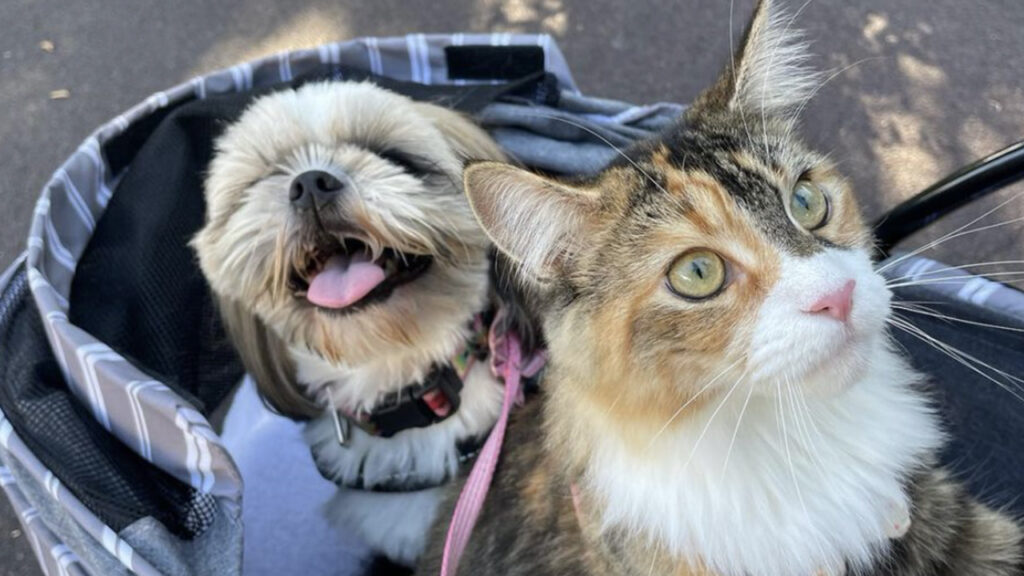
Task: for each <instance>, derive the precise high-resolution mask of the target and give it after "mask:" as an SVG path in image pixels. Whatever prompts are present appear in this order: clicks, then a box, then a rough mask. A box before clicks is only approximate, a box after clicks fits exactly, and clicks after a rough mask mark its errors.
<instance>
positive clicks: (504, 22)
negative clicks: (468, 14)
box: [471, 0, 569, 36]
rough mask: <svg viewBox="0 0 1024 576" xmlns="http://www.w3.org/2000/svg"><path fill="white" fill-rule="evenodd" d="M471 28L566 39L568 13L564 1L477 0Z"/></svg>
mask: <svg viewBox="0 0 1024 576" xmlns="http://www.w3.org/2000/svg"><path fill="white" fill-rule="evenodd" d="M471 26H472V27H473V29H474V30H480V31H494V32H546V33H548V34H552V35H554V36H563V35H564V34H565V32H566V30H568V26H569V14H568V11H567V9H566V7H565V5H564V3H563V1H562V0H477V1H476V3H475V7H474V15H473V21H472V22H471Z"/></svg>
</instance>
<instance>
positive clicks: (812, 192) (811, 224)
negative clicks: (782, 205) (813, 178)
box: [789, 180, 829, 230]
mask: <svg viewBox="0 0 1024 576" xmlns="http://www.w3.org/2000/svg"><path fill="white" fill-rule="evenodd" d="M828 212H829V206H828V196H826V195H825V193H824V192H822V190H821V188H818V187H817V186H815V185H814V184H813V183H811V182H808V181H806V180H801V181H800V182H798V183H797V185H796V188H795V189H793V194H792V195H791V196H790V197H789V213H790V214H792V215H793V220H795V221H796V223H797V224H799V225H800V226H802V227H803V228H804V229H805V230H817V229H818V228H821V227H822V226H824V225H825V222H827V221H828Z"/></svg>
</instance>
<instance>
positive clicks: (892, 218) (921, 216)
mask: <svg viewBox="0 0 1024 576" xmlns="http://www.w3.org/2000/svg"><path fill="white" fill-rule="evenodd" d="M1022 178H1024V140H1022V141H1019V142H1016V143H1014V144H1011V145H1009V146H1007V147H1006V148H1003V149H1002V150H1000V151H998V152H995V153H994V154H990V155H989V156H986V157H985V158H982V159H980V160H977V161H976V162H973V163H971V164H968V165H967V166H964V167H963V168H961V169H960V170H957V171H956V172H953V173H952V174H950V175H948V176H946V177H945V178H943V179H942V180H939V181H938V182H936V183H935V184H932V185H931V186H929V187H928V188H926V189H924V190H923V191H921V192H919V193H918V194H916V195H914V196H913V197H911V198H909V199H907V200H905V201H903V202H901V203H900V204H898V205H897V206H896V207H895V208H893V209H892V210H889V211H888V212H886V213H885V214H883V215H882V216H881V217H880V218H879V219H878V220H876V221H875V224H874V228H875V238H876V240H877V244H876V250H877V252H878V255H879V256H880V257H881V258H885V257H887V256H888V255H889V251H890V250H892V248H893V246H895V245H896V244H898V243H899V242H901V241H902V240H903V239H905V238H906V237H907V236H910V235H911V234H913V233H914V232H917V231H918V230H920V229H922V228H924V227H925V226H927V225H929V224H931V223H932V222H934V221H936V220H938V219H939V218H941V217H943V216H945V215H947V214H949V213H950V212H953V211H954V210H956V209H958V208H960V207H961V206H963V205H965V204H967V203H969V202H972V201H974V200H977V199H979V198H983V197H985V196H987V195H989V194H991V193H992V192H995V191H997V190H999V189H1001V188H1003V187H1004V186H1008V185H1010V184H1013V183H1014V182H1017V181H1018V180H1021V179H1022Z"/></svg>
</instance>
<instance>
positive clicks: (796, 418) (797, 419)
mask: <svg viewBox="0 0 1024 576" xmlns="http://www.w3.org/2000/svg"><path fill="white" fill-rule="evenodd" d="M799 388H800V385H799V384H793V381H792V380H791V379H790V377H789V374H787V375H786V397H787V398H788V399H789V407H790V408H791V409H792V411H793V424H794V426H795V430H796V433H797V439H798V440H800V443H801V444H803V445H804V450H805V451H806V452H807V454H808V455H811V456H813V457H815V458H816V457H817V454H814V450H813V449H812V447H811V438H810V435H809V434H808V433H807V428H806V427H805V426H804V423H803V419H802V418H801V412H800V406H799V404H798V403H797V401H796V391H795V390H794V389H799Z"/></svg>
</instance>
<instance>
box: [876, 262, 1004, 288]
mask: <svg viewBox="0 0 1024 576" xmlns="http://www.w3.org/2000/svg"><path fill="white" fill-rule="evenodd" d="M1013 264H1024V260H990V261H988V262H972V263H970V264H961V265H960V266H946V267H943V268H938V269H935V270H928V271H926V272H916V273H914V274H906V275H903V276H899V277H896V278H887V279H886V281H887V282H888V283H891V282H902V281H904V280H910V279H917V278H922V277H925V276H928V277H931V276H934V275H936V274H942V273H945V272H952V271H953V270H964V269H966V268H984V267H986V266H1009V265H1013ZM1022 272H1024V271H1022ZM951 277H952V278H955V277H956V276H951Z"/></svg>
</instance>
